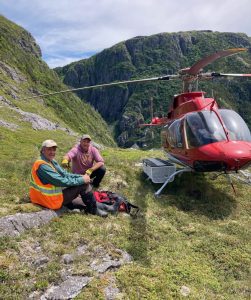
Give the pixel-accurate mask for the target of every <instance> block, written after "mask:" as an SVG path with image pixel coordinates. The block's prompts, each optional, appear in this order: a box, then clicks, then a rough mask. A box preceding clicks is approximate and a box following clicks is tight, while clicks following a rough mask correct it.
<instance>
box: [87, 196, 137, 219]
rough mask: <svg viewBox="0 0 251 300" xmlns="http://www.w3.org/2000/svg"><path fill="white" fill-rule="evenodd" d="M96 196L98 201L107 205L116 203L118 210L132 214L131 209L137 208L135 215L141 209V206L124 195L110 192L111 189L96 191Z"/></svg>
mask: <svg viewBox="0 0 251 300" xmlns="http://www.w3.org/2000/svg"><path fill="white" fill-rule="evenodd" d="M93 194H94V197H95V199H96V201H97V202H100V203H104V204H106V205H114V206H115V207H116V209H117V211H118V212H125V213H128V214H131V209H132V208H135V209H136V212H135V215H136V214H137V213H138V211H139V207H138V206H136V205H134V204H132V203H130V202H129V201H128V200H127V199H126V198H125V197H124V196H121V195H119V194H116V193H113V192H110V191H94V192H93Z"/></svg>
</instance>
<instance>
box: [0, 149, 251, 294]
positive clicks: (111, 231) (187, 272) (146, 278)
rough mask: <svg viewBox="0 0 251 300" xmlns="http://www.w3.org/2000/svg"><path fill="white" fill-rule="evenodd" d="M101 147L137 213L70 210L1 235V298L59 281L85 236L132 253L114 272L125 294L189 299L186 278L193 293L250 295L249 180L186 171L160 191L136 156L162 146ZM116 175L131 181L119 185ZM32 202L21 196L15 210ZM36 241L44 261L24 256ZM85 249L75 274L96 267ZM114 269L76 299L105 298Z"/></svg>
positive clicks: (109, 181)
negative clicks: (232, 184) (232, 182)
mask: <svg viewBox="0 0 251 300" xmlns="http://www.w3.org/2000/svg"><path fill="white" fill-rule="evenodd" d="M102 154H103V156H104V157H105V160H106V165H107V169H108V173H107V176H106V177H105V181H104V183H103V186H104V187H107V188H109V189H112V190H114V189H115V188H116V190H117V191H118V192H120V193H121V194H123V195H125V196H127V197H128V199H129V200H131V202H133V203H136V204H137V205H139V207H140V213H139V215H138V217H136V218H131V217H126V216H124V215H123V214H119V215H118V216H117V217H115V216H112V215H110V216H109V217H108V218H107V219H105V220H102V222H100V218H99V217H96V216H92V215H82V214H73V213H72V214H71V213H68V214H65V215H64V216H63V217H61V218H60V219H56V220H55V221H54V222H53V221H52V222H51V223H50V224H48V225H46V226H45V227H43V228H40V229H33V230H31V231H29V232H26V233H25V234H22V236H21V237H19V238H5V239H2V240H1V242H0V249H1V252H0V265H1V273H0V279H1V287H0V298H4V299H13V298H16V299H27V298H28V295H29V294H30V293H31V292H32V291H35V290H38V291H45V290H46V289H47V288H48V286H49V285H50V284H55V282H60V280H61V279H60V269H61V268H62V263H60V257H61V255H63V254H66V253H73V252H74V251H75V250H76V248H77V247H78V246H79V245H83V244H86V245H89V246H90V247H95V246H97V245H102V246H103V247H104V248H105V249H106V250H107V252H112V251H113V247H114V246H115V247H118V248H120V249H123V250H126V251H127V252H129V253H130V254H131V255H132V257H133V259H134V260H133V263H131V264H128V265H125V266H124V267H122V268H120V269H119V270H117V271H115V273H114V275H115V277H116V283H117V285H118V287H119V289H120V291H121V297H122V299H182V298H183V296H182V295H181V292H180V289H181V287H182V286H186V287H188V288H189V289H190V294H189V297H188V298H189V299H248V297H249V296H250V290H249V281H248V276H249V266H250V249H251V248H250V246H251V245H250V232H249V230H248V224H250V213H251V205H250V188H246V187H245V186H242V185H239V184H237V185H236V188H237V195H236V196H235V195H234V193H233V191H232V190H231V189H230V188H229V185H228V184H227V180H226V179H225V178H223V177H219V178H218V179H217V181H212V180H211V179H210V176H211V175H210V176H205V175H203V174H199V175H196V174H186V175H182V176H181V177H180V178H176V180H175V181H174V182H173V183H171V184H170V185H169V186H168V187H167V188H166V189H165V191H164V193H163V194H162V195H161V196H160V197H159V198H155V197H154V196H153V193H154V191H155V190H156V189H157V187H158V185H157V186H156V185H153V184H151V183H150V182H149V181H147V180H146V178H145V177H144V176H143V174H142V170H141V168H140V167H137V163H138V162H140V160H141V159H142V158H145V157H147V156H151V157H152V156H160V155H161V154H160V153H159V152H156V151H155V152H148V151H146V152H144V151H139V150H120V149H117V150H115V149H108V148H107V149H106V150H104V151H103V153H102ZM27 173H28V166H27ZM15 174H18V173H17V172H15ZM16 176H17V175H16ZM25 178H26V180H27V181H28V174H26V175H25ZM117 180H121V181H123V182H126V183H127V185H121V187H119V188H118V185H116V182H117ZM9 193H10V194H12V195H13V193H14V191H13V192H12V191H9ZM13 196H14V195H13ZM9 201H11V200H9ZM6 202H7V201H6ZM9 203H11V202H9ZM12 205H14V204H12ZM26 205H27V204H22V203H20V204H16V210H22V208H21V207H23V208H25V206H26ZM36 243H39V245H40V246H41V248H42V251H43V253H45V254H46V255H47V256H48V257H49V259H50V260H49V262H48V264H46V265H45V266H44V267H43V268H36V267H35V266H34V265H30V264H29V261H25V260H24V261H23V256H24V253H26V252H27V251H31V250H29V249H30V247H32V245H34V244H36ZM85 255H87V254H84V255H83V256H81V257H80V258H79V259H78V260H76V261H74V263H73V264H72V266H71V268H72V269H73V270H75V271H74V272H75V274H78V275H91V274H92V271H90V270H89V267H88V266H87V265H86V264H85V261H86V260H87V257H86V256H85ZM107 276H109V275H108V274H107V275H105V276H101V277H100V278H99V279H98V278H96V279H95V280H93V281H92V282H91V283H90V284H89V285H88V286H87V287H86V288H85V289H83V291H82V292H81V294H80V295H79V296H78V297H77V298H76V299H104V296H103V292H102V289H103V288H105V287H106V284H107Z"/></svg>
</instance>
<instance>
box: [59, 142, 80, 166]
mask: <svg viewBox="0 0 251 300" xmlns="http://www.w3.org/2000/svg"><path fill="white" fill-rule="evenodd" d="M77 152H78V145H75V146H74V147H73V148H71V150H70V151H69V152H67V153H66V154H65V155H64V157H63V160H62V163H61V164H62V166H63V167H64V168H65V167H69V162H70V161H71V160H72V159H73V158H74V157H75V156H76V155H77Z"/></svg>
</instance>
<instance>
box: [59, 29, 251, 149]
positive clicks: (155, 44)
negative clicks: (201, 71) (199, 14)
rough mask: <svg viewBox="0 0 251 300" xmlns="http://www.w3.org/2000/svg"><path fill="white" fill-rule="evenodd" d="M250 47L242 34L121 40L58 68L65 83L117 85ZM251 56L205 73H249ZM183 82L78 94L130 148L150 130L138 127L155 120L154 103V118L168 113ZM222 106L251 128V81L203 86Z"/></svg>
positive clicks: (164, 35)
mask: <svg viewBox="0 0 251 300" xmlns="http://www.w3.org/2000/svg"><path fill="white" fill-rule="evenodd" d="M234 47H246V48H250V47H251V43H250V38H249V37H248V36H246V35H245V34H241V33H238V34H237V33H220V32H211V31H191V32H178V33H161V34H156V35H152V36H149V37H147V36H141V37H135V38H133V39H130V40H127V41H124V42H121V43H119V44H117V45H114V46H113V47H111V48H109V49H105V50H104V51H102V52H101V53H99V54H97V55H95V56H93V57H91V58H89V59H84V60H81V61H78V62H74V63H72V64H70V65H67V66H65V67H62V68H56V71H57V73H58V74H59V75H60V77H61V78H62V80H63V81H64V83H66V84H67V85H69V86H72V87H75V88H77V87H82V86H88V85H95V84H100V83H108V82H112V81H121V80H128V79H134V78H145V77H152V76H160V75H164V74H173V73H177V71H178V70H179V69H181V68H185V67H188V66H191V65H192V64H194V63H195V62H196V61H197V60H200V59H201V58H203V57H205V56H207V55H209V54H212V53H214V52H216V51H218V50H222V49H228V48H234ZM250 67H251V54H250V52H248V53H244V54H240V55H235V56H232V57H229V58H225V59H221V60H219V61H217V62H215V63H213V64H211V65H209V66H208V67H207V68H205V71H207V70H208V71H209V70H212V71H216V72H217V71H222V72H240V73H244V72H248V73H250ZM181 88H182V87H181V83H180V82H163V83H157V82H155V83H147V84H137V85H136V84H134V85H130V86H120V87H116V88H115V87H111V88H107V89H95V90H92V91H79V92H78V95H79V96H80V97H81V98H82V99H85V100H87V101H88V102H90V103H91V104H92V105H93V106H94V107H95V108H96V109H97V110H98V111H99V112H100V113H101V115H102V116H103V117H104V119H105V120H107V121H108V122H109V123H110V124H114V123H115V124H116V125H117V126H116V133H117V141H118V143H119V145H121V146H130V145H131V144H132V143H133V142H135V141H139V140H140V139H142V138H143V140H144V135H145V132H144V131H142V130H140V129H138V128H137V125H138V123H140V122H142V121H144V122H145V121H148V120H149V118H150V101H151V98H152V99H153V106H154V111H155V114H156V115H158V114H166V112H167V107H168V104H169V103H170V101H171V98H172V96H173V95H174V94H177V93H179V92H180V91H181ZM201 88H202V89H203V90H204V91H206V92H207V93H208V94H209V95H210V96H211V93H212V91H213V94H214V96H215V97H216V99H217V100H218V101H219V103H220V104H221V105H224V106H227V107H232V108H233V109H236V110H237V111H239V113H240V114H241V115H242V116H243V117H244V118H245V120H246V121H247V122H248V124H249V125H251V117H250V116H251V103H250V93H251V84H250V80H247V79H234V80H228V81H226V80H225V81H223V80H217V81H216V80H215V81H214V82H213V83H212V82H206V83H203V84H201Z"/></svg>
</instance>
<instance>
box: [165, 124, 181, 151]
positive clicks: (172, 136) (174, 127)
mask: <svg viewBox="0 0 251 300" xmlns="http://www.w3.org/2000/svg"><path fill="white" fill-rule="evenodd" d="M167 131H168V133H167V136H168V142H169V144H170V146H171V147H173V148H182V147H183V140H182V120H176V121H174V122H173V123H172V124H171V125H170V126H169V127H168V128H167Z"/></svg>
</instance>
